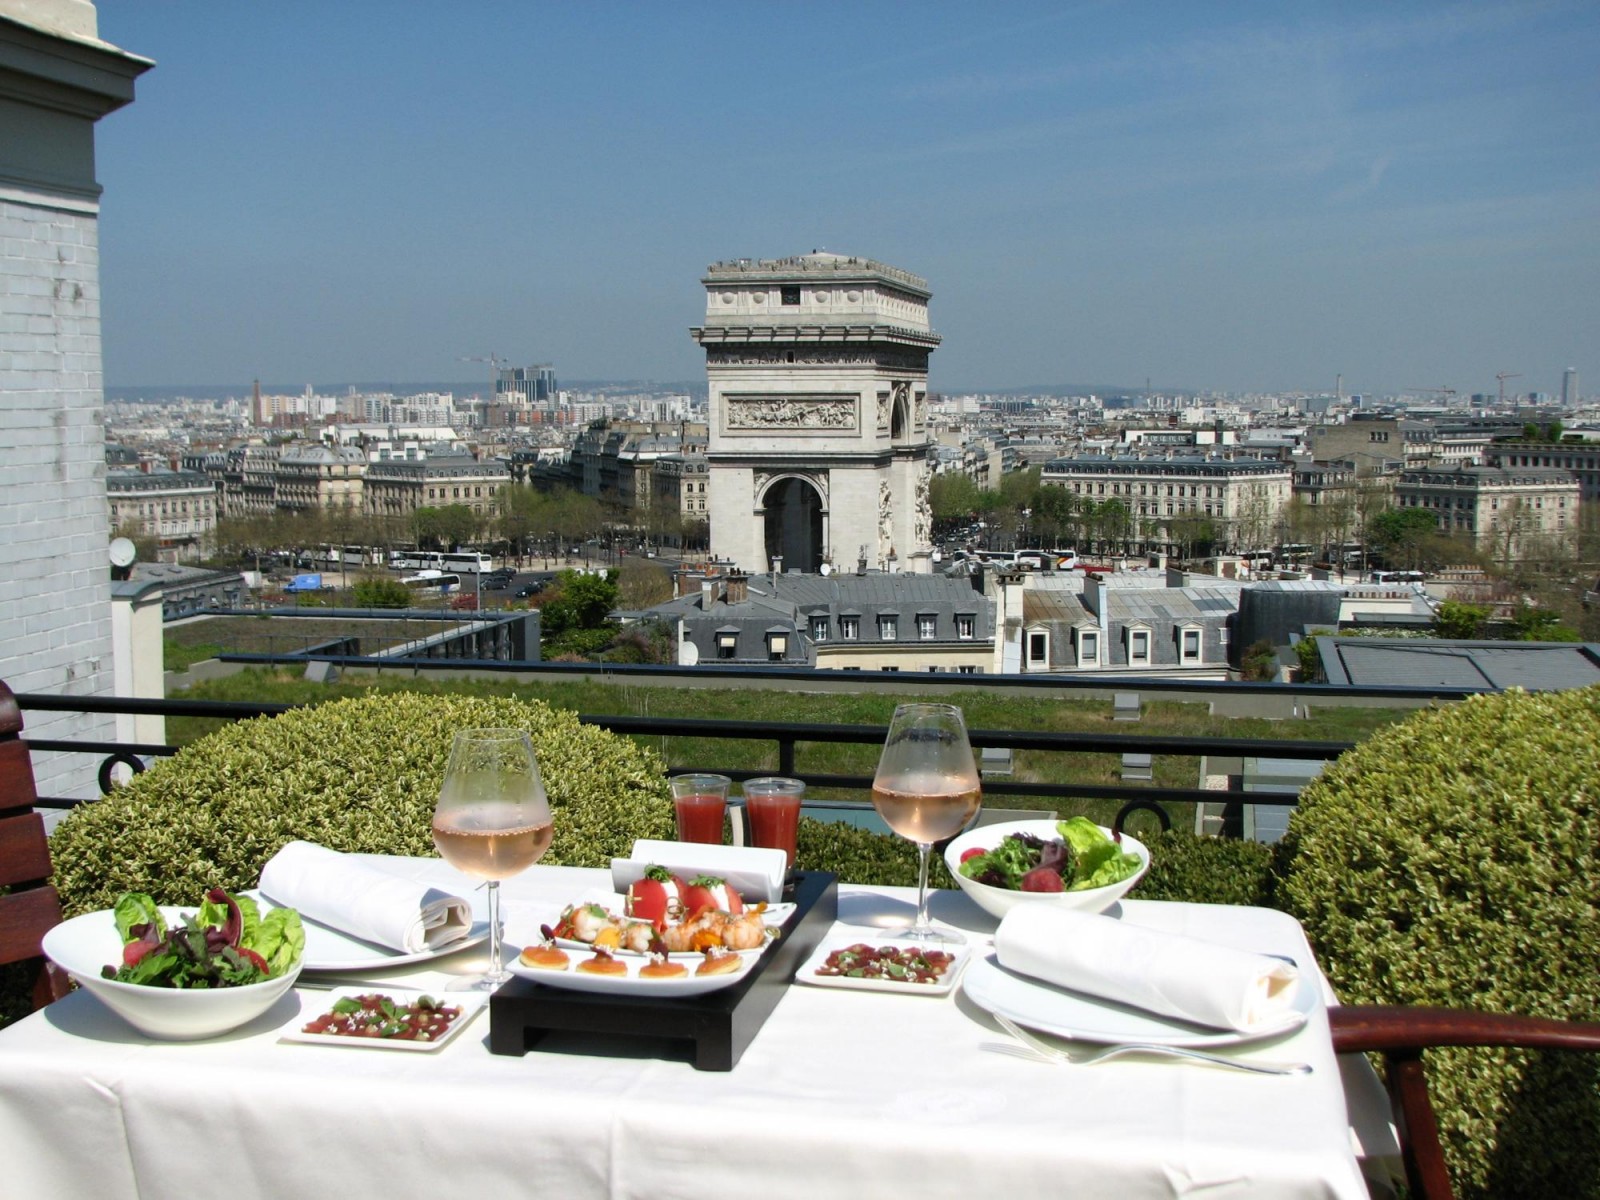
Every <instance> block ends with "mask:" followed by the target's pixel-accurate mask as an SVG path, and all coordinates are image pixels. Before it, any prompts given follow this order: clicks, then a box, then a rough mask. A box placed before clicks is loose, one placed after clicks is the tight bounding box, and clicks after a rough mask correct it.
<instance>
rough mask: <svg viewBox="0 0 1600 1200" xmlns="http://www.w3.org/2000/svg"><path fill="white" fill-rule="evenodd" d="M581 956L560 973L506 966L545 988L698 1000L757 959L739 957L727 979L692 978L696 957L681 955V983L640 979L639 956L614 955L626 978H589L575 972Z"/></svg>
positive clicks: (516, 963)
mask: <svg viewBox="0 0 1600 1200" xmlns="http://www.w3.org/2000/svg"><path fill="white" fill-rule="evenodd" d="M584 957H585V955H583V954H574V955H573V956H572V962H571V964H570V965H569V966H568V967H567V969H566V970H564V971H553V970H550V969H548V968H538V967H525V966H523V965H522V963H521V962H520V961H518V960H517V959H515V958H513V959H512V960H511V961H510V962H508V963H506V966H507V967H508V968H509V969H510V971H511V973H512V974H514V975H519V976H521V977H522V978H523V979H526V980H529V981H530V982H532V983H542V984H545V985H546V986H547V987H555V988H565V989H567V990H568V991H573V992H591V993H594V994H596V995H601V996H652V997H656V998H662V997H669V996H677V997H679V998H682V997H686V996H700V995H703V994H705V993H706V992H715V991H719V990H721V989H722V988H725V987H731V986H733V985H734V984H736V983H738V982H739V980H741V979H743V978H744V977H745V976H746V975H748V974H749V973H750V971H751V970H752V969H753V968H754V967H755V965H756V959H757V958H758V957H759V956H758V955H754V954H741V955H740V956H739V969H738V970H737V971H733V972H730V973H729V974H727V975H696V974H695V973H694V969H695V966H696V963H697V962H698V959H699V956H698V955H689V954H685V955H683V956H682V958H683V963H684V966H686V967H688V968H689V974H688V975H687V976H686V977H684V978H683V979H640V978H639V968H640V967H642V966H644V965H645V964H646V962H647V961H648V960H647V959H645V958H642V957H640V956H639V955H631V956H628V957H626V958H625V957H623V956H622V955H617V956H616V957H617V961H618V962H622V963H625V964H626V965H627V968H628V973H627V974H626V975H589V974H585V973H584V972H582V971H579V970H577V969H576V967H577V965H578V963H579V962H581V961H583V959H584Z"/></svg>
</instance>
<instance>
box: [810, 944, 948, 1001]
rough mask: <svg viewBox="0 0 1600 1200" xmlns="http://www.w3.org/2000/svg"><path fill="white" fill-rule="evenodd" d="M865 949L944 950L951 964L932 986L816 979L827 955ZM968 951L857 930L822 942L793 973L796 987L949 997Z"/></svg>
mask: <svg viewBox="0 0 1600 1200" xmlns="http://www.w3.org/2000/svg"><path fill="white" fill-rule="evenodd" d="M855 945H867V946H872V947H874V948H876V949H882V948H883V947H885V946H893V947H895V948H897V949H912V948H915V949H929V950H943V951H944V952H945V953H946V954H948V955H950V957H951V963H950V965H949V966H948V967H947V968H945V972H944V974H943V975H941V976H940V977H939V978H938V980H937V981H936V982H933V983H904V982H901V981H898V980H894V979H862V978H857V977H854V976H850V975H818V974H817V968H818V967H820V966H822V965H823V964H824V963H825V962H827V961H828V955H830V954H832V953H833V952H834V951H835V950H843V949H844V948H846V947H847V946H855ZM971 953H972V952H971V950H970V949H969V948H968V947H966V946H960V945H938V946H928V947H922V946H917V945H916V944H915V943H906V942H897V941H895V940H894V939H893V938H889V937H882V936H877V937H875V936H873V932H872V931H871V930H857V931H855V933H853V934H850V935H844V934H835V935H832V936H830V937H826V938H824V939H823V940H822V945H820V946H818V947H817V950H816V953H815V954H813V955H812V956H811V957H810V958H808V959H806V961H805V962H803V963H802V964H801V965H800V969H799V970H798V971H796V972H795V975H794V981H795V982H796V983H809V984H812V985H814V986H816V987H831V988H850V989H854V990H857V991H863V992H896V993H898V994H900V995H902V996H948V995H949V994H950V992H951V991H952V989H954V988H955V986H956V980H958V979H959V978H961V971H962V968H964V967H965V966H966V965H967V959H968V958H969V957H970V955H971Z"/></svg>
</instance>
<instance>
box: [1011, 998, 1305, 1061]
mask: <svg viewBox="0 0 1600 1200" xmlns="http://www.w3.org/2000/svg"><path fill="white" fill-rule="evenodd" d="M989 1015H990V1016H992V1017H993V1018H994V1019H995V1021H996V1022H997V1023H998V1024H999V1026H1000V1028H1001V1029H1004V1030H1005V1031H1006V1032H1007V1033H1009V1034H1010V1035H1011V1036H1012V1037H1014V1038H1016V1039H1017V1041H1018V1042H1020V1043H1022V1046H1023V1047H1025V1050H1024V1053H1026V1054H1030V1055H1032V1056H1034V1057H1036V1058H1042V1059H1044V1060H1045V1061H1046V1062H1053V1063H1063V1064H1066V1065H1067V1066H1074V1067H1088V1066H1093V1065H1094V1064H1095V1063H1101V1062H1105V1061H1106V1060H1107V1059H1112V1058H1117V1057H1118V1056H1120V1055H1123V1054H1165V1055H1169V1056H1171V1057H1172V1058H1190V1059H1194V1060H1195V1061H1196V1062H1203V1063H1210V1064H1211V1065H1212V1066H1215V1067H1232V1068H1233V1069H1234V1070H1235V1071H1250V1072H1252V1073H1253V1074H1256V1075H1309V1074H1311V1064H1310V1063H1303V1062H1289V1063H1264V1062H1245V1061H1244V1060H1243V1059H1238V1058H1224V1057H1223V1056H1222V1055H1220V1054H1208V1053H1206V1052H1205V1051H1204V1050H1192V1049H1190V1048H1189V1047H1187V1046H1164V1045H1160V1044H1159V1043H1153V1042H1119V1043H1117V1044H1116V1045H1114V1046H1106V1047H1104V1048H1103V1049H1099V1050H1095V1051H1092V1052H1090V1053H1088V1054H1083V1055H1071V1054H1068V1053H1066V1052H1065V1051H1064V1050H1058V1049H1056V1047H1054V1046H1052V1045H1050V1043H1049V1042H1046V1041H1044V1040H1042V1039H1040V1038H1038V1037H1035V1036H1034V1035H1033V1034H1032V1033H1030V1032H1028V1031H1027V1030H1026V1029H1024V1028H1023V1027H1022V1026H1020V1025H1018V1024H1017V1023H1016V1022H1015V1021H1013V1020H1011V1019H1010V1018H1008V1017H1002V1016H1001V1015H1000V1014H999V1013H990V1014H989ZM995 1049H997V1050H1000V1049H1007V1047H1002V1046H996V1047H995Z"/></svg>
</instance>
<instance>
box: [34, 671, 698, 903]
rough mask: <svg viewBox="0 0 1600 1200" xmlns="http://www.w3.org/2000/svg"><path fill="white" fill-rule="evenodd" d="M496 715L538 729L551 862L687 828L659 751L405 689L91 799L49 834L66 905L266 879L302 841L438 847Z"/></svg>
mask: <svg viewBox="0 0 1600 1200" xmlns="http://www.w3.org/2000/svg"><path fill="white" fill-rule="evenodd" d="M489 725H493V726H513V727H516V728H522V729H527V730H528V731H529V732H530V734H531V735H532V738H533V743H534V749H535V751H536V752H537V754H538V758H539V767H540V771H541V774H542V775H543V776H544V782H545V790H546V791H547V792H548V793H549V796H550V805H551V808H552V810H553V811H554V815H555V841H554V844H553V845H552V846H551V848H550V851H549V853H548V854H547V855H546V856H545V861H546V862H550V863H560V864H566V865H572V866H603V865H605V864H607V863H608V862H609V861H610V859H611V858H612V856H614V855H620V854H625V853H626V852H627V851H628V849H629V847H630V846H631V845H632V843H633V841H634V839H636V838H641V837H671V836H672V834H673V816H672V801H671V792H670V790H669V789H668V787H667V783H666V780H665V778H664V775H663V771H664V768H663V766H662V764H661V761H660V759H659V758H658V757H657V756H656V755H655V753H654V752H653V751H649V750H645V749H642V748H641V747H639V746H637V745H635V744H634V743H633V742H631V741H629V740H627V739H626V738H622V737H619V736H617V735H615V734H612V733H608V732H606V731H605V730H602V729H596V728H594V727H593V726H588V725H580V724H579V723H578V719H577V717H576V716H575V715H574V714H572V713H568V712H561V711H558V710H555V709H552V708H550V707H549V706H548V705H546V704H544V703H543V702H542V701H521V700H486V699H475V698H470V697H464V696H422V695H415V694H409V693H404V692H398V693H392V694H386V695H382V696H371V697H364V698H360V699H352V700H338V701H333V702H331V703H328V704H323V705H319V706H318V707H316V708H305V709H296V710H294V711H292V712H288V713H285V714H283V715H282V716H279V717H273V718H260V719H257V720H252V721H241V722H239V723H237V724H234V725H230V726H228V727H226V728H225V729H222V730H220V731H218V732H217V733H215V734H212V735H210V736H209V737H205V738H201V739H200V740H199V741H197V742H195V743H193V744H192V745H190V746H188V747H187V748H185V749H184V750H183V751H181V752H180V753H179V754H177V755H176V756H175V757H173V758H171V759H169V760H167V761H165V762H161V763H158V764H157V765H156V766H154V767H152V768H151V769H150V770H149V771H147V772H145V773H144V774H142V775H139V776H137V777H136V778H135V779H134V780H133V781H132V782H131V783H130V784H129V785H128V786H127V787H124V788H120V789H118V790H117V791H116V792H115V793H113V794H112V795H110V796H107V797H106V798H105V799H103V800H100V801H99V802H97V803H95V804H89V805H84V806H83V807H80V808H78V809H76V810H75V811H74V812H73V813H72V814H71V815H70V816H69V817H68V818H67V819H66V820H65V821H63V822H62V823H61V825H60V827H59V828H58V829H57V830H56V832H55V834H54V836H53V837H52V838H51V843H50V849H51V854H52V857H53V858H54V861H55V867H56V874H55V884H56V887H57V888H58V889H59V890H60V891H61V895H62V903H63V906H64V908H65V909H66V911H67V913H68V915H73V914H76V913H80V912H86V911H91V910H93V909H97V908H107V907H109V906H110V905H111V904H112V902H113V901H114V900H115V899H116V897H117V895H118V893H120V892H123V891H147V892H150V893H151V894H152V895H154V896H155V897H156V898H157V899H158V900H159V901H161V902H163V903H169V904H179V903H191V902H193V900H194V898H195V897H196V896H198V895H199V894H200V893H201V892H202V891H204V890H205V889H207V888H210V887H216V886H219V885H220V886H223V887H230V888H240V887H254V886H255V884H256V882H257V880H258V879H259V878H260V875H261V868H262V866H263V865H264V864H265V863H266V861H267V860H268V859H269V858H271V857H272V856H273V855H274V854H276V853H277V852H278V850H279V849H280V848H281V847H282V846H283V845H284V844H285V843H286V842H290V841H292V840H294V839H296V838H304V839H307V840H309V841H314V842H320V843H321V844H323V845H325V846H330V847H332V848H333V849H335V850H343V851H351V852H366V853H375V854H413V855H431V854H433V853H434V848H433V838H432V835H431V834H430V833H429V828H430V825H431V820H432V816H433V808H434V804H435V802H436V801H437V800H438V798H439V784H440V781H441V779H442V778H443V775H444V766H445V760H446V758H447V757H448V755H449V750H450V740H451V736H452V735H453V734H454V732H455V731H456V730H457V729H465V728H469V727H472V726H489Z"/></svg>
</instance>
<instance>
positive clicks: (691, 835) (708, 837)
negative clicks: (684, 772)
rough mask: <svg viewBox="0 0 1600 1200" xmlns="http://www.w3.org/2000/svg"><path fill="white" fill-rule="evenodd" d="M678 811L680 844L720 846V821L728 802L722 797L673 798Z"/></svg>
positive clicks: (692, 796) (694, 796) (693, 796)
mask: <svg viewBox="0 0 1600 1200" xmlns="http://www.w3.org/2000/svg"><path fill="white" fill-rule="evenodd" d="M672 802H673V804H674V805H675V806H676V807H677V810H678V840H679V841H680V842H709V843H710V844H711V845H713V846H720V845H721V844H722V821H723V815H724V813H725V812H726V810H727V807H728V801H727V798H726V797H723V796H712V795H703V794H702V795H691V796H674V797H673V798H672Z"/></svg>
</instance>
